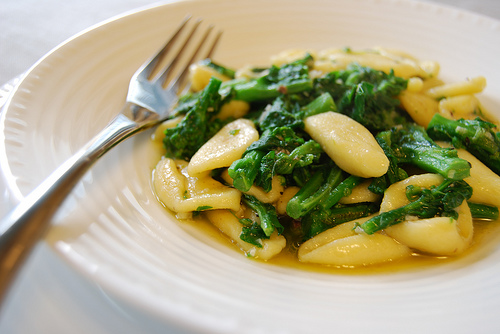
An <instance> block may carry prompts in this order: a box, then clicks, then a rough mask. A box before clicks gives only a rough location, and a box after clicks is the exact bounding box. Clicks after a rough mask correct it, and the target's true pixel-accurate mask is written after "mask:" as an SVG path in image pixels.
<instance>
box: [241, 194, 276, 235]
mask: <svg viewBox="0 0 500 334" xmlns="http://www.w3.org/2000/svg"><path fill="white" fill-rule="evenodd" d="M242 201H243V203H244V204H245V205H246V206H247V207H248V208H250V209H252V210H253V211H255V212H256V213H257V215H258V217H259V219H260V227H261V229H262V231H263V232H264V235H265V237H266V238H269V237H270V236H271V234H272V233H273V232H274V231H275V230H276V231H278V233H279V234H281V233H283V226H282V225H281V224H280V222H279V221H278V215H277V213H276V208H275V207H274V206H273V205H271V204H268V203H262V202H261V201H259V200H258V199H257V198H255V197H253V196H250V195H246V194H243V196H242ZM246 227H248V225H247V226H246ZM254 229H255V228H254ZM244 232H248V231H244ZM253 234H255V235H258V233H256V232H254V233H253Z"/></svg>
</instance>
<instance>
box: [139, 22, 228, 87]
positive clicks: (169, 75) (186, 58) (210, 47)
mask: <svg viewBox="0 0 500 334" xmlns="http://www.w3.org/2000/svg"><path fill="white" fill-rule="evenodd" d="M190 21H191V17H187V18H186V19H184V21H183V22H182V23H181V25H180V26H179V28H178V29H177V30H176V31H175V32H174V34H173V35H172V37H171V38H170V40H169V41H168V42H167V43H166V44H165V46H164V47H163V48H162V49H161V50H160V51H159V52H158V54H157V55H156V56H155V57H153V58H152V59H151V61H150V62H149V64H147V65H146V67H145V68H144V73H145V75H147V77H148V79H152V80H153V81H157V82H161V84H162V85H165V83H166V82H169V84H168V86H169V87H172V88H173V87H175V86H177V87H176V88H177V89H178V90H180V89H181V87H182V86H183V85H184V81H185V78H186V74H187V73H188V70H189V66H190V65H191V64H193V63H195V62H196V61H198V60H202V59H206V58H210V57H212V55H213V53H214V51H215V48H216V46H217V43H218V41H219V39H220V36H221V34H222V32H220V31H219V32H217V33H215V36H212V38H211V36H210V35H214V34H212V32H213V30H214V27H213V26H209V27H208V28H206V30H205V32H204V33H202V32H200V31H198V30H200V29H199V27H200V25H201V23H202V20H200V19H198V20H196V21H195V22H192V24H189V23H191V22H190ZM189 26H190V27H189ZM177 40H179V41H180V42H179V43H176V42H177ZM210 41H211V42H210ZM172 49H176V51H175V52H170V51H171V50H172ZM172 51H173V50H172ZM167 54H170V55H173V57H171V58H169V57H167V56H166V55H167ZM181 63H182V64H181ZM161 68H163V70H161V71H159V73H157V72H158V70H159V69H161Z"/></svg>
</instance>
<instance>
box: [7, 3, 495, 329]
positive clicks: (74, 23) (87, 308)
mask: <svg viewBox="0 0 500 334" xmlns="http://www.w3.org/2000/svg"><path fill="white" fill-rule="evenodd" d="M426 1H427V2H437V3H442V4H445V5H453V6H455V7H460V8H463V9H466V10H470V11H474V12H476V13H479V14H482V15H486V16H490V17H493V18H495V19H498V20H500V1H498V0H433V1H430V0H426ZM155 3H157V2H156V1H154V0H71V1H60V0H43V1H39V0H2V3H1V5H0V85H1V84H3V83H5V82H7V81H9V80H10V79H11V78H13V77H15V76H17V75H19V74H20V73H23V72H24V71H26V70H27V69H28V68H29V67H30V66H31V65H33V64H34V63H35V62H36V61H37V60H38V59H40V58H41V57H42V56H43V55H44V54H46V53H47V52H49V51H50V50H51V49H53V48H54V47H56V46H57V45H58V44H60V43H62V42H64V40H66V39H68V38H70V37H71V36H72V35H74V34H76V33H78V32H80V31H81V30H83V29H86V28H88V27H90V26H92V25H94V24H97V23H99V22H101V21H103V20H105V19H108V18H111V17H113V16H115V15H119V14H122V13H124V12H127V11H129V10H134V9H136V8H138V7H143V6H151V5H153V4H155ZM0 182H1V181H0ZM3 189H4V188H3V185H2V184H1V183H0V200H2V199H3V200H5V198H3V197H5V196H3V195H4V194H2V192H4V191H3ZM7 206H8V205H4V203H2V202H0V215H2V214H4V213H5V211H6V208H7ZM0 333H4V334H14V333H19V334H21V333H22V334H25V333H51V334H58V333H72V334H79V333H82V334H83V333H93V334H99V333H182V332H181V331H179V330H176V329H174V328H171V327H168V326H166V325H165V324H163V323H160V322H159V321H157V320H155V319H153V318H151V317H149V316H148V315H147V314H144V313H142V312H141V311H139V310H136V309H134V308H133V307H131V306H127V305H124V304H122V303H119V302H117V301H116V300H113V299H111V298H110V297H109V296H107V295H106V293H105V292H104V291H102V290H100V289H99V287H98V286H97V285H95V284H93V283H92V282H89V281H87V280H86V279H85V278H83V277H81V276H79V275H78V274H77V273H76V272H75V271H73V270H72V268H70V267H69V266H68V265H67V264H65V263H64V262H63V261H62V260H61V259H60V258H59V257H58V256H57V255H56V254H54V253H53V251H52V250H50V249H49V248H48V247H47V246H45V245H44V244H43V243H42V244H41V245H40V246H39V247H38V249H36V250H35V252H34V254H33V256H32V257H31V258H30V259H29V261H28V263H27V264H26V266H25V267H24V269H23V271H22V272H21V274H20V276H19V279H18V280H17V281H16V283H15V284H14V286H13V289H12V291H11V294H10V295H9V298H8V299H7V300H6V302H5V304H4V306H3V308H2V310H1V312H0Z"/></svg>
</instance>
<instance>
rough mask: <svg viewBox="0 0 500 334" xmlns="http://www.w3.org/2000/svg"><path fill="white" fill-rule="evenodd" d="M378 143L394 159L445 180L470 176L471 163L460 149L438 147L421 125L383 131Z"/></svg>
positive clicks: (379, 135) (378, 136)
mask: <svg viewBox="0 0 500 334" xmlns="http://www.w3.org/2000/svg"><path fill="white" fill-rule="evenodd" d="M376 138H377V141H378V142H379V144H380V146H381V147H382V149H383V150H384V152H385V154H386V155H387V156H388V157H389V159H390V160H393V161H397V163H398V164H399V163H409V164H413V165H415V166H417V167H419V168H422V169H423V170H426V171H428V172H432V173H436V174H440V175H441V176H443V177H444V178H448V179H452V180H462V179H464V178H466V177H468V176H469V175H470V168H471V166H470V164H469V162H468V161H466V160H464V159H460V158H459V157H458V154H457V152H456V150H454V149H450V148H442V147H440V146H439V145H437V144H436V143H435V142H434V141H433V140H432V139H431V138H430V137H429V136H428V135H427V132H425V129H424V128H423V127H421V126H418V125H407V126H401V127H394V128H392V129H391V130H388V131H382V132H380V133H379V134H378V135H377V136H376Z"/></svg>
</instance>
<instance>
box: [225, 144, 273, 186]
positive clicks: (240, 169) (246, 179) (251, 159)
mask: <svg viewBox="0 0 500 334" xmlns="http://www.w3.org/2000/svg"><path fill="white" fill-rule="evenodd" d="M264 155H265V152H263V151H260V150H255V151H250V152H248V153H247V154H245V155H244V156H243V158H241V159H239V160H236V161H234V162H233V163H232V164H231V166H230V167H229V169H228V173H229V176H230V177H231V178H232V179H233V186H234V187H235V188H236V189H238V190H241V191H243V192H245V191H248V190H250V188H251V187H252V185H253V183H254V181H255V178H256V177H257V175H258V174H259V168H260V162H261V160H262V158H263V157H264Z"/></svg>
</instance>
